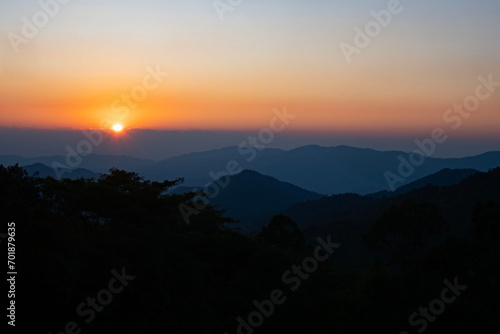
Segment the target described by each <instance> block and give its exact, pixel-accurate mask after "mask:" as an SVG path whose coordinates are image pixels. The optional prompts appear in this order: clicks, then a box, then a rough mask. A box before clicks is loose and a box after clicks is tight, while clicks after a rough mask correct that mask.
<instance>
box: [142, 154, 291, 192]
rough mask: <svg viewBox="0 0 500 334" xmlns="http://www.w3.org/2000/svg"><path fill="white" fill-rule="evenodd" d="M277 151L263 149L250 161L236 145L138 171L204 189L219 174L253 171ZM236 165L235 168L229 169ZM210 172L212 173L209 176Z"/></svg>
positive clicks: (161, 162) (168, 160)
mask: <svg viewBox="0 0 500 334" xmlns="http://www.w3.org/2000/svg"><path fill="white" fill-rule="evenodd" d="M283 152H284V151H283V150H279V149H264V150H262V151H259V152H258V153H257V154H256V156H255V158H254V159H252V161H248V159H249V158H251V156H249V157H247V156H244V155H242V154H240V153H239V152H238V147H237V146H231V147H226V148H222V149H217V150H211V151H205V152H196V153H190V154H185V155H180V156H178V157H173V158H169V159H166V160H162V161H159V162H157V163H154V164H150V165H148V166H145V167H143V168H140V169H139V170H138V171H139V174H141V175H143V176H144V177H146V178H147V179H151V180H158V181H160V180H163V179H169V180H173V179H177V178H180V177H183V178H185V183H184V184H183V185H184V186H200V185H201V186H204V185H206V184H208V183H211V182H213V181H215V180H217V179H218V178H220V177H221V174H223V173H225V174H227V173H228V169H229V174H231V175H233V174H238V173H240V172H241V171H243V170H245V169H252V170H255V168H254V167H257V166H260V165H261V164H265V162H266V160H267V159H269V158H271V157H274V156H278V155H280V154H282V153H283ZM234 163H236V167H235V168H234V169H235V170H236V172H234V171H233V168H228V165H229V166H230V167H231V166H232V165H233V164H234ZM212 173H213V174H212Z"/></svg>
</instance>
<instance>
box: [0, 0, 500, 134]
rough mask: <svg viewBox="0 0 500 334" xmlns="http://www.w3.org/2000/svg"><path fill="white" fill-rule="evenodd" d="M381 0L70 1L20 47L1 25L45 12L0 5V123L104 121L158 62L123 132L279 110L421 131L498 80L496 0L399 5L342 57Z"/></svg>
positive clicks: (497, 102)
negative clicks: (230, 3)
mask: <svg viewBox="0 0 500 334" xmlns="http://www.w3.org/2000/svg"><path fill="white" fill-rule="evenodd" d="M387 2H388V1H368V0H357V1H351V0H349V1H348V0H330V1H326V0H267V1H264V0H244V1H243V3H242V4H241V5H240V6H238V7H236V8H235V9H234V10H233V11H231V12H227V13H225V20H224V21H221V20H220V19H219V17H218V15H217V12H216V11H215V9H214V7H213V5H212V0H175V1H172V0H158V1H157V0H141V1H139V0H137V1H131V0H129V1H126V0H120V1H118V0H99V1H97V0H85V1H84V0H72V1H70V3H69V4H66V5H62V6H61V9H60V12H59V13H58V14H57V15H56V16H55V17H54V18H51V19H50V20H49V23H48V24H47V26H45V27H43V28H41V29H40V31H39V33H38V35H37V36H35V37H34V38H33V39H30V40H29V43H28V44H27V45H20V46H19V50H20V52H19V53H18V54H16V53H15V52H14V50H13V48H12V47H11V45H10V42H9V40H8V37H7V36H8V34H9V33H10V32H14V33H18V34H20V33H21V28H22V25H23V21H22V18H23V17H25V16H26V17H28V18H31V17H32V16H33V14H34V13H36V12H37V11H39V10H40V7H39V5H38V1H35V0H16V1H11V0H8V1H7V0H0V53H1V58H0V60H1V62H0V126H4V127H5V126H6V127H11V126H15V127H21V128H23V127H29V128H33V127H34V128H73V129H81V128H99V127H100V124H101V121H102V120H103V119H105V118H107V117H111V118H113V117H114V118H116V114H114V113H113V112H112V110H111V103H112V102H113V101H114V100H115V99H117V98H119V97H120V96H121V95H122V94H129V93H130V91H131V89H132V88H133V87H134V86H136V85H137V84H140V83H141V82H142V80H143V78H144V76H145V74H146V72H145V68H146V67H147V66H152V67H156V66H160V67H161V68H162V69H163V70H165V71H168V72H169V73H170V75H169V76H168V77H167V78H165V79H164V81H163V82H162V84H161V85H160V86H159V88H157V89H155V90H154V91H152V92H151V93H150V94H149V95H148V97H147V99H146V100H145V101H143V102H141V103H140V104H139V105H138V107H137V108H135V109H133V110H131V112H130V115H128V116H127V117H126V118H125V119H124V120H123V125H124V126H125V127H128V128H147V129H169V130H186V129H202V130H242V129H243V130H248V129H259V128H262V127H263V126H267V124H268V123H269V119H270V118H271V117H272V112H271V111H272V109H273V108H279V109H281V108H282V107H283V106H286V107H287V108H288V110H289V111H290V112H292V113H294V114H296V115H297V118H296V120H294V121H293V122H292V123H291V124H290V126H289V128H288V130H289V131H291V132H294V131H295V132H302V133H307V132H316V133H322V134H329V133H331V134H336V135H338V134H341V133H344V134H348V135H356V134H360V135H363V136H370V135H372V136H380V135H384V136H387V135H391V134H394V135H399V134H405V135H408V134H415V136H419V135H427V134H429V133H430V132H431V131H432V129H434V128H435V127H446V126H447V125H446V124H444V122H443V119H442V118H443V113H444V111H445V110H446V109H447V108H449V107H451V106H452V105H453V104H454V103H461V102H462V101H463V100H464V98H466V97H467V96H468V95H471V93H473V92H474V89H475V87H476V86H477V84H478V81H477V77H478V76H479V75H483V76H487V75H488V74H493V75H494V77H495V78H497V79H498V80H497V81H500V64H499V59H500V43H499V39H498V36H499V33H500V1H498V0H491V1H488V0H474V1H473V0H442V1H431V0H419V1H413V2H410V1H409V0H402V1H401V3H402V4H403V6H404V11H403V12H402V13H401V14H399V15H397V16H395V17H394V18H393V21H392V23H391V24H390V25H389V26H388V27H387V28H383V29H382V31H381V34H380V35H379V36H378V37H376V38H374V40H373V41H372V43H371V45H370V46H368V47H367V48H366V49H363V50H362V51H361V54H359V55H355V56H354V57H353V62H352V63H351V64H348V63H347V62H346V60H345V58H344V56H343V54H342V52H341V49H340V47H339V44H340V43H341V42H343V41H344V42H347V43H351V44H352V43H353V39H354V34H355V33H354V30H353V29H354V27H356V26H359V27H364V25H365V24H366V23H367V22H368V21H370V20H372V17H371V15H370V11H372V10H375V11H378V10H381V9H384V8H386V7H387ZM499 107H500V89H499V92H498V93H497V94H496V95H495V96H493V97H492V98H490V99H489V100H487V101H485V102H483V103H482V105H481V108H480V110H479V111H477V112H476V113H475V114H474V115H473V116H472V117H470V118H469V119H467V120H465V121H464V123H463V126H462V127H461V128H460V130H459V131H460V132H458V131H457V134H459V136H460V137H467V136H469V137H477V136H483V137H488V138H489V137H491V138H497V139H498V136H499V135H498V127H499V125H500V108H499ZM448 127H449V126H448Z"/></svg>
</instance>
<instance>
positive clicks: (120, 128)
mask: <svg viewBox="0 0 500 334" xmlns="http://www.w3.org/2000/svg"><path fill="white" fill-rule="evenodd" d="M111 129H112V130H113V131H114V132H122V131H123V125H121V124H115V125H113V126H112V127H111Z"/></svg>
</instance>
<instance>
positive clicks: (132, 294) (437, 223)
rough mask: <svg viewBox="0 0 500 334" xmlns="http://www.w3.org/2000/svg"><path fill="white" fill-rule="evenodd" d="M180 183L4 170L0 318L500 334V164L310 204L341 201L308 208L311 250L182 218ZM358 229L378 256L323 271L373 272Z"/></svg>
mask: <svg viewBox="0 0 500 334" xmlns="http://www.w3.org/2000/svg"><path fill="white" fill-rule="evenodd" d="M177 184H178V182H177V181H174V180H172V181H162V182H150V181H147V180H144V179H142V178H141V177H140V176H139V175H137V174H136V173H130V172H126V171H122V170H117V169H114V170H111V171H110V172H109V173H107V174H105V175H102V176H100V177H99V178H98V179H97V180H85V179H79V180H70V179H64V180H61V181H58V180H54V179H51V178H34V177H30V176H28V175H27V173H26V172H25V171H24V170H23V169H21V168H19V167H10V168H4V167H3V166H0V189H2V191H1V192H0V221H2V222H4V223H3V224H5V225H3V226H4V229H3V230H2V234H0V241H1V242H2V243H1V246H2V249H4V250H5V249H6V248H7V247H6V245H7V242H10V243H11V244H12V243H15V266H16V268H15V269H16V270H17V272H18V275H17V280H16V284H15V289H16V291H15V306H16V309H15V311H12V310H10V311H9V317H10V318H9V317H7V318H6V319H5V320H7V321H15V325H16V328H15V329H16V331H19V332H23V333H69V332H73V333H80V332H81V333H94V334H101V333H123V334H137V333H169V332H179V333H186V334H200V333H207V334H212V333H229V334H233V333H264V334H276V333H294V334H295V333H297V334H299V333H300V334H303V333H316V334H327V333H328V334H329V333H340V334H348V333H349V334H351V333H356V334H357V333H367V332H369V333H384V334H386V333H405V332H408V333H414V332H424V331H425V333H429V334H434V333H482V332H488V333H489V332H492V333H497V332H498V331H499V330H500V325H499V323H498V314H500V281H499V279H498V277H500V269H499V268H500V246H499V245H500V228H499V224H498V223H499V221H500V197H499V189H500V169H495V170H492V171H491V172H488V173H480V174H475V175H473V176H471V177H469V178H467V179H466V180H464V181H462V182H461V183H460V184H458V185H452V186H446V187H437V186H430V187H424V188H420V189H416V190H413V191H411V192H409V193H407V194H404V195H401V196H396V197H392V198H388V199H374V198H370V197H361V196H357V197H356V196H351V195H343V197H338V198H335V197H332V198H326V199H320V200H319V201H318V202H316V201H312V203H316V204H317V203H327V202H328V201H332V202H337V204H338V205H337V206H336V208H337V209H336V210H333V211H332V212H330V211H328V210H324V211H321V212H317V211H314V208H316V207H318V208H320V207H321V206H322V205H317V206H316V207H313V206H311V211H310V212H309V214H310V215H311V217H316V224H317V225H316V233H315V232H314V229H313V226H312V225H311V226H310V227H309V229H308V230H307V238H306V239H307V240H309V242H308V245H306V244H304V242H303V240H304V239H303V238H301V236H300V230H299V229H298V227H297V226H296V224H295V223H294V222H293V220H291V219H290V218H288V217H286V216H277V217H274V218H273V220H272V221H271V223H270V224H269V225H268V226H267V227H266V229H264V230H263V232H262V233H260V234H258V235H256V236H245V235H242V234H240V233H238V232H236V231H234V230H231V229H228V228H227V225H228V224H230V221H231V220H230V219H228V218H226V217H224V216H222V215H221V213H220V212H219V211H217V210H216V209H214V208H213V207H211V206H206V207H203V208H200V209H199V211H198V213H197V214H195V215H193V216H192V217H191V222H190V224H186V222H185V221H184V219H183V217H182V214H181V212H180V210H179V207H180V206H182V205H187V204H190V203H191V202H192V200H193V196H192V195H191V194H184V195H165V194H166V193H167V191H168V190H169V189H170V188H172V187H174V186H176V185H177ZM356 201H359V202H360V205H359V206H356V205H355V204H354V203H355V202H356ZM371 201H375V202H371ZM334 204H335V203H334ZM341 206H344V207H345V208H344V209H342V210H343V212H339V211H338V210H340V209H338V208H340V207H341ZM353 226H355V228H353ZM14 229H15V230H14ZM352 230H354V233H351V231H352ZM341 231H343V234H342V233H339V232H341ZM3 232H6V233H8V235H10V238H11V239H10V240H7V239H6V237H7V236H6V235H5V234H3ZM328 233H331V234H328ZM363 233H365V234H364V235H363ZM358 235H360V236H361V238H362V240H363V241H364V242H365V244H366V245H367V246H369V247H370V249H371V250H372V251H373V252H375V251H376V250H380V251H381V252H383V256H381V257H380V259H381V261H380V262H379V263H375V264H373V265H371V266H365V267H364V269H363V270H358V269H355V268H354V269H350V270H344V269H341V268H339V267H335V266H332V265H331V264H332V263H335V262H336V261H343V258H345V259H346V260H345V261H344V262H346V261H351V262H359V263H366V262H367V260H366V259H364V257H366V253H363V252H358V253H356V252H355V250H356V248H355V247H353V245H354V246H355V243H352V242H351V240H354V241H355V240H357V238H358ZM301 240H302V242H301ZM4 247H5V248H4ZM9 247H10V250H9V251H10V252H11V253H12V252H13V249H12V248H13V246H12V245H9ZM344 249H347V250H348V251H347V252H346V251H344ZM351 250H352V251H351ZM4 254H6V253H4ZM368 260H370V258H368ZM9 288H10V289H12V284H9V287H7V286H5V291H8V289H9ZM6 298H7V294H6ZM8 298H11V297H8ZM6 308H7V307H6ZM12 317H14V318H12ZM11 328H12V327H11Z"/></svg>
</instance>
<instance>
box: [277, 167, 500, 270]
mask: <svg viewBox="0 0 500 334" xmlns="http://www.w3.org/2000/svg"><path fill="white" fill-rule="evenodd" d="M460 173H463V171H462V172H458V173H457V174H460ZM465 173H466V172H465ZM441 174H442V175H454V172H451V173H450V171H446V170H445V171H443V172H442V173H441ZM420 183H421V184H424V183H425V181H420ZM408 201H412V202H414V203H431V204H433V205H435V206H436V207H437V208H438V211H439V213H440V214H441V215H442V216H443V217H444V218H445V219H446V221H447V222H448V225H447V227H446V230H445V232H444V233H442V234H441V235H440V236H438V237H437V239H436V240H435V242H437V241H440V242H443V241H444V240H445V239H446V238H447V237H449V236H454V237H467V236H470V234H471V231H472V223H471V222H472V217H473V215H474V212H475V210H476V206H477V204H478V203H480V202H488V201H497V202H500V168H496V169H493V170H491V171H489V172H486V173H483V172H478V173H475V174H473V175H471V176H469V177H467V178H465V179H463V180H462V181H460V182H459V183H457V184H453V185H447V186H436V185H429V184H428V185H425V186H424V187H422V188H419V189H413V190H411V191H409V192H407V193H404V194H401V195H396V196H392V197H385V198H374V197H372V196H360V195H356V194H344V195H334V196H329V197H325V198H322V199H319V200H312V201H307V202H302V203H296V204H294V205H292V206H291V207H290V208H289V209H287V210H285V211H284V214H285V215H287V216H289V217H290V218H292V220H294V221H295V222H297V224H298V225H299V227H301V228H302V229H303V231H304V234H305V237H306V240H308V241H309V242H314V240H315V239H316V238H317V237H318V236H320V237H326V236H328V235H331V236H332V238H334V239H335V240H336V242H339V243H341V244H342V247H341V249H339V250H338V255H339V256H338V257H335V259H333V260H332V261H333V262H334V264H335V265H336V266H339V267H342V268H366V267H367V266H369V265H370V264H372V263H373V262H374V261H375V260H376V259H377V258H380V256H383V254H381V253H378V252H376V251H374V250H373V249H369V248H368V247H366V246H365V245H364V243H363V236H364V235H366V234H367V233H368V232H369V230H370V228H371V226H373V224H374V223H375V221H376V220H377V219H378V218H380V217H381V216H382V215H383V214H384V213H385V212H387V211H388V210H389V209H390V208H391V207H392V206H394V205H398V204H401V203H405V202H408ZM401 224H405V221H404V220H402V221H401Z"/></svg>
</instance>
